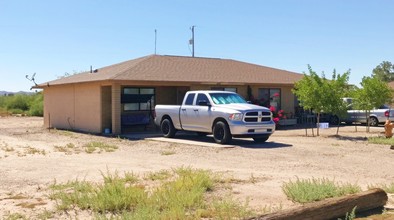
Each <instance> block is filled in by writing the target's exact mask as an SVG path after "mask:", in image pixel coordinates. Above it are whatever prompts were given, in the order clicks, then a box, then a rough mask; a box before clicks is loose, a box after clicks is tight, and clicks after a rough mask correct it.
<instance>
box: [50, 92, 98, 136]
mask: <svg viewBox="0 0 394 220" xmlns="http://www.w3.org/2000/svg"><path fill="white" fill-rule="evenodd" d="M44 125H45V126H46V127H53V128H59V129H71V130H81V131H84V132H92V133H99V132H101V89H100V85H99V84H73V85H62V86H50V87H47V88H45V89H44Z"/></svg>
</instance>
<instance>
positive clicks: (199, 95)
mask: <svg viewBox="0 0 394 220" xmlns="http://www.w3.org/2000/svg"><path fill="white" fill-rule="evenodd" d="M200 101H205V102H206V103H210V102H209V99H208V97H207V96H206V95H205V94H202V93H199V94H198V95H197V101H196V104H197V105H198V103H199V102H200Z"/></svg>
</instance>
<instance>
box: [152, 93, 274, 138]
mask: <svg viewBox="0 0 394 220" xmlns="http://www.w3.org/2000/svg"><path fill="white" fill-rule="evenodd" d="M155 112H156V117H155V123H156V125H158V126H160V129H161V131H162V133H163V136H164V137H167V138H172V137H174V136H175V133H176V132H177V131H179V130H185V131H195V132H197V133H198V134H199V135H206V134H213V138H214V140H215V142H217V143H219V144H226V143H229V142H230V141H231V139H232V137H248V138H253V139H254V141H256V142H265V141H266V140H268V138H269V136H270V135H272V134H273V133H274V131H275V122H274V121H273V120H272V113H271V111H270V110H269V109H268V108H265V107H261V106H257V105H253V104H249V103H248V102H246V101H245V99H244V98H242V97H241V96H240V95H238V94H237V93H234V92H225V91H189V92H187V93H186V95H185V97H184V99H183V102H182V105H180V106H179V105H156V107H155Z"/></svg>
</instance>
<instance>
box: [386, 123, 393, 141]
mask: <svg viewBox="0 0 394 220" xmlns="http://www.w3.org/2000/svg"><path fill="white" fill-rule="evenodd" d="M393 128H394V124H393V123H391V121H390V120H386V123H384V134H385V135H386V138H391V137H392V136H393Z"/></svg>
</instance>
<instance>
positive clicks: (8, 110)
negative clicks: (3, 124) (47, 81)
mask: <svg viewBox="0 0 394 220" xmlns="http://www.w3.org/2000/svg"><path fill="white" fill-rule="evenodd" d="M43 100H44V99H43V95H42V93H41V92H39V93H36V94H34V95H26V94H17V95H13V96H1V97H0V114H2V115H7V114H28V115H30V116H43V113H44V107H43Z"/></svg>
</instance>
